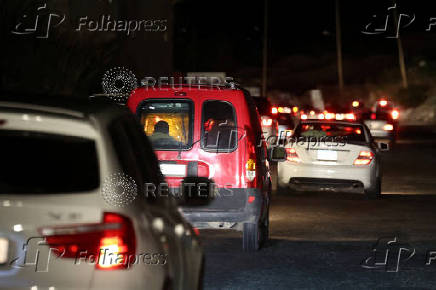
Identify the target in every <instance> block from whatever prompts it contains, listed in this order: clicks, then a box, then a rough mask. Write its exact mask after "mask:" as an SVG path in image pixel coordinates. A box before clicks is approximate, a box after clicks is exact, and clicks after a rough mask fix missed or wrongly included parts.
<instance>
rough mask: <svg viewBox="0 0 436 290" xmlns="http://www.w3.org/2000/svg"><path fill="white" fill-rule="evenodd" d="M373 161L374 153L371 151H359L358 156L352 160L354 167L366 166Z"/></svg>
mask: <svg viewBox="0 0 436 290" xmlns="http://www.w3.org/2000/svg"><path fill="white" fill-rule="evenodd" d="M372 159H374V153H372V152H371V151H360V153H359V156H358V157H357V158H356V160H354V165H368V164H370V163H371V161H372Z"/></svg>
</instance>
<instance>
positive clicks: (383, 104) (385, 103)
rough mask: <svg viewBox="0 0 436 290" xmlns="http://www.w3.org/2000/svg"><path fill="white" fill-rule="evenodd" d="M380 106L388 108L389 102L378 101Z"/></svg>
mask: <svg viewBox="0 0 436 290" xmlns="http://www.w3.org/2000/svg"><path fill="white" fill-rule="evenodd" d="M378 104H379V105H380V107H386V105H387V104H388V101H386V100H380V101H378Z"/></svg>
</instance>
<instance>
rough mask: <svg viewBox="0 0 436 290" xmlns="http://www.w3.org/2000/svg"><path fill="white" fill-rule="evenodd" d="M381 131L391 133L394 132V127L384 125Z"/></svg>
mask: <svg viewBox="0 0 436 290" xmlns="http://www.w3.org/2000/svg"><path fill="white" fill-rule="evenodd" d="M383 130H385V131H392V130H394V126H393V125H391V124H386V125H384V126H383Z"/></svg>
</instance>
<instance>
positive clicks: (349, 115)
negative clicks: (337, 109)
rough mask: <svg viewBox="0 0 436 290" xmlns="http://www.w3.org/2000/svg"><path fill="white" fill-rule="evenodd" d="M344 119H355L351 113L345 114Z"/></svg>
mask: <svg viewBox="0 0 436 290" xmlns="http://www.w3.org/2000/svg"><path fill="white" fill-rule="evenodd" d="M345 119H347V120H356V115H354V114H353V113H348V114H345Z"/></svg>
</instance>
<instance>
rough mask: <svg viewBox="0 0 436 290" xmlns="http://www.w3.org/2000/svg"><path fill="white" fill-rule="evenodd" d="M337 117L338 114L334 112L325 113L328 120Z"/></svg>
mask: <svg viewBox="0 0 436 290" xmlns="http://www.w3.org/2000/svg"><path fill="white" fill-rule="evenodd" d="M335 118H336V114H334V113H325V119H326V120H332V119H335Z"/></svg>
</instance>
